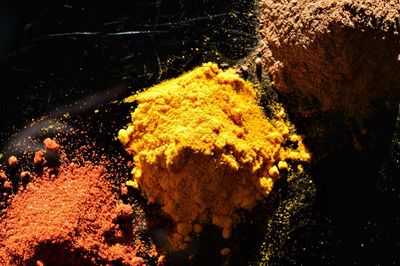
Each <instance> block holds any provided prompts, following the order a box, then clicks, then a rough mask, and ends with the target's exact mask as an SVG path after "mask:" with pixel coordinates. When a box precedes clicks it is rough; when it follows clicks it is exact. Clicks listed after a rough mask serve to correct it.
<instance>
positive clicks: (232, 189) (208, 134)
mask: <svg viewBox="0 0 400 266" xmlns="http://www.w3.org/2000/svg"><path fill="white" fill-rule="evenodd" d="M127 101H136V102H137V103H138V106H137V108H136V109H135V111H134V112H133V113H132V114H131V116H132V123H131V124H129V125H128V127H127V128H126V129H122V130H120V132H119V134H118V137H119V139H120V141H121V142H122V144H123V145H124V146H125V147H126V150H127V151H128V152H129V153H130V154H132V155H133V160H134V165H135V167H134V169H133V171H132V173H133V176H134V180H133V181H132V182H131V185H133V186H137V187H139V188H140V190H141V191H142V193H143V195H144V196H145V197H146V198H147V199H148V201H149V202H150V203H153V202H157V203H159V204H161V206H162V208H163V211H164V212H165V213H167V214H168V215H170V216H171V218H172V219H173V221H175V222H176V232H175V233H174V234H173V235H172V237H171V240H172V241H171V244H172V246H173V247H175V248H185V246H186V244H185V242H186V241H190V234H191V233H192V232H196V233H198V232H200V231H201V229H202V225H203V224H205V223H207V222H208V221H211V222H212V223H213V224H214V225H216V226H218V227H219V228H221V229H222V235H223V237H225V238H229V237H230V235H231V230H232V226H233V224H234V223H235V221H234V220H233V216H234V213H235V211H236V210H238V209H248V210H250V209H252V208H253V207H254V206H255V205H256V203H257V201H258V200H262V199H264V198H265V197H266V196H267V195H268V194H269V193H270V192H271V190H272V187H273V184H274V182H275V180H277V179H278V178H279V177H280V172H282V171H286V170H288V168H290V162H292V161H307V160H309V158H310V155H309V153H308V152H307V151H306V149H305V147H304V145H303V143H302V138H301V137H300V136H298V135H295V134H292V133H291V131H292V130H291V128H290V125H289V124H288V123H286V122H285V112H284V110H283V109H280V110H279V111H278V112H277V114H276V117H277V118H276V119H267V118H266V117H265V115H264V112H263V109H262V108H261V107H260V106H259V99H258V97H257V92H256V90H255V89H254V88H253V86H252V85H251V83H249V82H247V81H245V80H243V79H242V78H240V77H239V76H238V75H237V74H236V73H235V71H234V70H232V69H229V70H226V71H222V70H220V69H219V68H218V66H217V65H216V64H212V63H207V64H204V65H203V66H201V67H198V68H196V69H194V70H193V71H191V72H189V73H187V74H184V75H182V76H181V77H178V78H176V79H172V80H169V81H166V82H164V83H161V84H159V85H157V86H154V87H152V88H150V89H148V90H146V91H144V92H141V93H138V94H136V95H134V96H132V97H130V98H128V99H127ZM289 143H295V145H292V146H296V147H297V148H296V149H290V148H288V147H287V144H289Z"/></svg>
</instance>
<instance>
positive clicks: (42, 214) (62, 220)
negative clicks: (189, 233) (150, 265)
mask: <svg viewBox="0 0 400 266" xmlns="http://www.w3.org/2000/svg"><path fill="white" fill-rule="evenodd" d="M52 143H53V144H54V143H55V142H52ZM53 147H54V146H53ZM29 175H31V174H30V173H29ZM105 176H106V171H105V168H104V167H102V166H96V165H93V164H91V163H86V164H85V165H78V164H74V163H71V164H63V165H61V166H60V167H59V168H51V167H45V168H44V169H43V173H42V174H41V175H36V176H35V177H34V180H33V181H32V182H31V183H29V184H28V185H27V187H26V189H25V190H23V191H21V192H19V193H18V194H17V195H15V197H14V198H13V199H12V200H11V202H10V205H9V206H8V208H7V209H6V211H5V213H4V215H3V217H2V219H1V221H0V264H1V265H142V264H144V261H143V259H142V258H140V257H138V256H136V254H137V249H136V248H134V236H135V234H136V233H137V232H138V230H139V226H140V224H139V223H138V224H137V228H136V226H135V225H134V222H133V221H132V219H134V218H133V217H134V216H133V215H132V207H131V206H130V205H126V204H123V203H122V202H121V201H118V200H117V199H116V198H115V197H114V195H113V193H112V191H111V186H110V185H109V184H108V182H107V181H106V180H105Z"/></svg>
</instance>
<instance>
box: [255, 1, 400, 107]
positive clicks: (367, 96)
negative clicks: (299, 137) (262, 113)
mask: <svg viewBox="0 0 400 266" xmlns="http://www.w3.org/2000/svg"><path fill="white" fill-rule="evenodd" d="M260 6H261V14H260V33H261V35H262V37H263V42H262V43H263V44H264V46H263V53H264V57H263V59H264V61H265V64H266V70H267V72H268V73H270V74H272V77H273V80H274V83H275V86H276V87H277V88H278V89H279V90H280V91H281V92H285V93H290V92H299V93H300V94H301V95H305V96H307V97H311V98H316V99H318V101H319V102H320V104H321V106H322V108H323V109H325V110H336V111H343V112H345V113H346V112H347V113H349V114H363V113H364V112H367V111H368V110H369V108H370V106H371V105H372V104H373V103H374V102H375V101H377V100H379V99H381V98H382V97H383V96H385V97H389V98H390V97H393V96H396V97H398V96H399V94H400V90H399V80H400V56H399V54H400V45H399V41H400V35H399V33H400V22H399V21H400V4H399V1H397V0H356V1H353V0H340V1H330V0H318V1H314V0H295V1H293V0H261V1H260ZM386 94H388V95H390V96H388V95H386Z"/></svg>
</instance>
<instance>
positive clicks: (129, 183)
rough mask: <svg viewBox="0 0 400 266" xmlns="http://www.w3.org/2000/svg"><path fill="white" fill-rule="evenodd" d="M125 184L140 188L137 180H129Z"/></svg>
mask: <svg viewBox="0 0 400 266" xmlns="http://www.w3.org/2000/svg"><path fill="white" fill-rule="evenodd" d="M125 185H126V186H127V187H133V188H139V184H138V183H137V182H136V181H132V180H128V181H126V183H125Z"/></svg>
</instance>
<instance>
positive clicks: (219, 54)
mask: <svg viewBox="0 0 400 266" xmlns="http://www.w3.org/2000/svg"><path fill="white" fill-rule="evenodd" d="M255 32H256V23H255V13H254V11H253V4H252V3H251V1H241V0H233V1H229V0H220V1H215V0H213V1H212V0H202V1H200V0H199V1H190V0H162V1H161V0H158V1H151V0H130V1H72V0H71V1H50V0H47V1H11V0H10V1H0V91H1V96H0V146H1V150H3V147H4V145H6V144H7V143H8V142H9V140H10V139H12V136H13V134H15V133H17V132H18V131H19V130H20V129H21V128H23V127H24V126H25V125H26V124H27V123H29V122H30V121H31V120H32V119H34V118H38V117H40V116H42V115H46V114H57V113H63V112H67V111H71V110H73V109H76V108H78V109H82V111H85V108H88V109H90V108H96V104H101V103H102V102H108V101H110V100H112V99H120V98H121V97H123V96H124V95H128V94H130V93H131V92H132V90H134V89H140V88H144V87H147V86H150V85H151V84H154V83H157V82H159V81H160V80H163V79H166V78H169V77H173V76H176V75H177V74H180V73H182V72H184V71H187V70H189V69H191V68H192V67H194V66H197V65H199V64H200V63H202V62H205V61H208V60H212V61H217V62H219V63H228V64H231V63H234V62H235V60H237V59H240V58H242V57H244V56H246V55H247V53H248V52H249V51H251V49H252V48H253V47H254V45H255V43H256V41H257V35H256V33H255ZM87 99H92V100H93V99H94V100H93V101H90V100H87ZM75 111H76V110H75ZM382 117H383V118H382ZM382 117H377V118H376V120H379V121H380V122H379V123H377V124H376V125H378V126H379V127H381V128H382V132H381V133H379V134H378V135H377V139H376V140H373V139H370V140H365V142H366V146H367V147H369V151H367V152H366V154H362V155H360V154H358V153H355V152H354V151H352V150H351V149H350V148H349V147H348V146H346V145H344V146H343V147H341V148H337V149H336V150H335V151H334V152H332V153H330V154H328V155H327V156H326V157H325V158H323V159H321V160H320V161H319V162H318V163H317V164H316V165H315V166H314V167H313V168H312V169H311V174H312V178H313V180H314V181H315V183H316V186H317V195H316V203H315V205H314V207H313V208H314V209H313V212H314V214H312V215H314V216H315V219H314V220H313V221H312V225H310V224H302V226H303V227H299V228H300V229H298V230H293V238H292V239H290V240H287V241H286V240H285V241H283V242H282V243H284V244H283V245H282V254H284V255H283V256H276V257H275V258H274V260H273V262H274V263H275V264H276V265H285V264H294V263H295V262H297V263H296V264H299V265H302V264H303V265H326V264H332V265H397V264H399V263H400V259H399V253H400V252H399V251H400V242H399V239H400V237H399V232H400V230H398V228H399V226H400V195H399V193H400V192H399V191H400V190H399V189H400V180H399V179H400V174H399V167H400V163H399V155H400V144H399V143H400V142H399V140H400V122H397V125H396V120H395V119H394V118H393V117H391V116H385V115H383V116H382ZM108 119H115V120H118V119H119V115H112V114H110V115H109V117H108ZM123 123H125V122H123ZM371 123H372V125H374V124H373V122H371ZM335 126H337V127H335V128H334V130H336V131H337V132H345V133H341V134H339V137H338V138H342V136H346V137H349V136H351V133H348V132H347V131H350V130H349V129H348V128H346V125H345V124H343V123H336V124H335ZM94 131H96V128H95V129H94ZM374 143H379V145H380V146H379V145H378V146H379V147H375V146H374V145H375V144H374ZM330 145H332V146H335V145H336V144H335V143H331V144H330ZM301 222H302V221H300V222H299V223H301ZM239 230H240V229H239ZM253 234H254V235H257V232H256V233H254V232H253ZM250 242H251V239H250V240H249V241H248V242H247V243H250ZM278 242H279V241H278ZM247 247H248V246H247V245H245V246H244V247H243V250H246V248H247ZM249 252H253V251H251V250H250V251H249ZM246 256H247V257H246ZM246 256H244V257H240V256H237V257H236V258H235V259H234V260H233V261H232V260H231V261H230V262H231V264H236V265H246V264H247V263H246V262H249V261H251V256H249V254H247V255H246ZM203 259H204V260H203V262H204V263H205V262H207V264H208V265H210V264H212V262H213V259H212V258H203ZM200 261H201V260H200ZM214 262H215V263H214V264H218V263H217V262H216V261H214ZM255 264H256V263H255Z"/></svg>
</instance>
